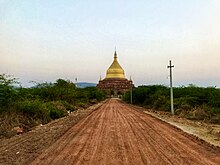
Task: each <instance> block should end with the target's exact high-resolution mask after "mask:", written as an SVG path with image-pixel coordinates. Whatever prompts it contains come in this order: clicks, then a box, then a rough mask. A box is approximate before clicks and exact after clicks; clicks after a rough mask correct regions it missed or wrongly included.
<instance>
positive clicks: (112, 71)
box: [106, 51, 125, 79]
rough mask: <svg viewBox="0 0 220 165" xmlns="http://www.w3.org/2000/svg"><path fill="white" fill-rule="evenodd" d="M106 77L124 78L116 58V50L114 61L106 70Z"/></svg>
mask: <svg viewBox="0 0 220 165" xmlns="http://www.w3.org/2000/svg"><path fill="white" fill-rule="evenodd" d="M106 78H123V79H124V78H125V74H124V70H123V69H122V67H121V66H120V64H119V63H118V60H117V54H116V51H115V54H114V61H113V63H112V64H111V66H110V67H109V68H108V70H107V72H106Z"/></svg>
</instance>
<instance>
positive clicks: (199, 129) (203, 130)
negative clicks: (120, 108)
mask: <svg viewBox="0 0 220 165" xmlns="http://www.w3.org/2000/svg"><path fill="white" fill-rule="evenodd" d="M136 108H138V109H140V110H142V111H144V112H145V113H147V114H150V115H152V116H154V117H156V118H158V119H160V120H163V121H165V122H167V123H169V124H171V125H174V126H176V127H178V128H180V129H181V130H183V131H184V132H187V133H189V134H192V135H195V136H197V137H199V138H200V139H202V140H204V141H206V142H208V143H210V144H212V145H214V146H218V147H220V125H219V124H210V123H206V122H203V121H194V120H188V119H186V118H181V117H178V116H176V115H174V116H173V115H171V114H169V113H166V112H160V111H153V110H149V109H144V108H141V107H136Z"/></svg>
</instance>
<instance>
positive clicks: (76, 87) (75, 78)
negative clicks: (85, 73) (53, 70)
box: [75, 78, 78, 88]
mask: <svg viewBox="0 0 220 165" xmlns="http://www.w3.org/2000/svg"><path fill="white" fill-rule="evenodd" d="M75 82H76V83H75V86H76V88H77V87H78V86H77V78H75Z"/></svg>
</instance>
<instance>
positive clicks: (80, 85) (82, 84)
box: [76, 82, 97, 88]
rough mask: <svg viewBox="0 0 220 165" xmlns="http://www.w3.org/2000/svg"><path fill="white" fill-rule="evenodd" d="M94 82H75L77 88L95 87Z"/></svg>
mask: <svg viewBox="0 0 220 165" xmlns="http://www.w3.org/2000/svg"><path fill="white" fill-rule="evenodd" d="M96 85H97V84H96V83H88V82H78V83H76V86H77V88H86V87H95V86H96Z"/></svg>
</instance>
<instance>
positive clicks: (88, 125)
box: [32, 99, 220, 165]
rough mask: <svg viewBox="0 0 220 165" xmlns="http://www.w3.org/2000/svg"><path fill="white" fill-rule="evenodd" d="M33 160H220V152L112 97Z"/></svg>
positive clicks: (93, 162) (93, 163)
mask: <svg viewBox="0 0 220 165" xmlns="http://www.w3.org/2000/svg"><path fill="white" fill-rule="evenodd" d="M32 164H40V165H43V164H80V165H81V164H91V165H96V164H102V165H104V164H114V165H116V164H120V165H121V164H133V165H141V164H155V165H159V164H163V165H164V164H175V165H177V164H178V165H180V164H190V165H192V164H196V165H198V164H201V165H203V164H204V165H209V164H220V150H219V149H218V148H214V147H211V146H209V145H207V144H206V143H204V142H203V141H200V140H198V139H196V138H195V137H193V136H191V135H188V134H186V133H184V132H182V131H181V130H179V129H177V128H175V127H173V126H170V125H169V124H166V123H165V122H162V121H160V120H158V119H156V118H154V117H151V116H150V115H147V114H145V113H143V112H141V111H138V110H136V109H135V108H133V107H131V106H129V105H127V104H124V103H121V102H120V101H118V100H116V99H111V100H109V101H107V102H106V103H105V104H103V105H102V106H101V107H100V108H98V109H97V110H96V111H94V112H92V113H91V114H90V115H89V116H87V117H86V118H84V119H83V120H81V121H80V122H79V123H77V124H76V125H75V126H73V127H72V128H71V129H69V130H68V131H67V132H66V133H65V134H64V135H63V136H62V137H61V138H60V139H59V140H58V141H56V142H55V143H54V144H53V145H52V146H50V147H49V148H47V149H46V150H45V151H44V152H43V153H42V154H41V155H40V156H38V157H37V158H36V159H35V160H34V161H33V162H32Z"/></svg>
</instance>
